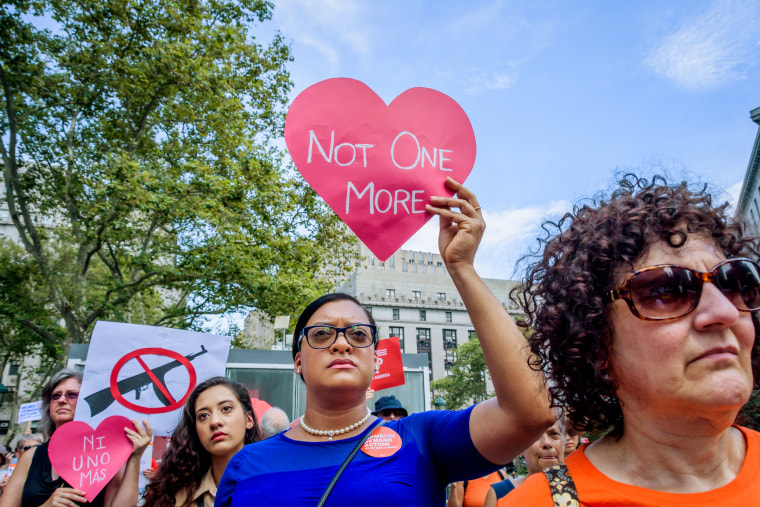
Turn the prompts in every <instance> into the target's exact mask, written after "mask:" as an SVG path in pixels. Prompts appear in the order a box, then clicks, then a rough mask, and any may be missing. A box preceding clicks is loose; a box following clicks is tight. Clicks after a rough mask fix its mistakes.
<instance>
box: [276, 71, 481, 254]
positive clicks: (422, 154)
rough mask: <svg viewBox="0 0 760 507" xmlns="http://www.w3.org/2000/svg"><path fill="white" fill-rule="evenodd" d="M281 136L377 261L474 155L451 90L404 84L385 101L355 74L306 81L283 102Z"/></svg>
mask: <svg viewBox="0 0 760 507" xmlns="http://www.w3.org/2000/svg"><path fill="white" fill-rule="evenodd" d="M285 142H286V143H287V145H288V150H289V152H290V155H291V157H292V158H293V162H295V164H296V167H297V168H298V170H299V171H300V173H301V174H302V175H303V177H304V179H306V181H307V182H308V183H309V185H311V187H312V188H313V189H314V190H315V191H316V192H317V193H318V194H319V195H320V196H322V198H323V199H324V200H325V201H326V202H327V204H328V205H329V206H330V207H331V208H332V209H333V211H335V213H337V215H338V216H339V217H340V218H341V219H342V220H343V221H344V222H345V223H346V225H348V226H349V227H350V228H351V230H353V231H354V233H356V235H357V236H358V237H359V239H361V240H362V241H363V242H364V243H365V244H366V245H367V247H368V248H369V249H370V250H371V251H372V252H373V253H374V254H375V255H376V256H377V258H378V259H380V260H381V261H385V260H386V259H388V257H390V256H391V255H393V252H395V251H396V250H398V249H399V248H400V247H401V246H402V245H403V244H404V242H406V240H408V239H409V238H410V237H411V236H412V235H413V234H414V233H415V232H417V231H418V230H419V229H420V228H421V227H422V226H423V225H425V222H427V221H428V220H429V219H430V218H431V217H432V215H430V214H428V213H427V212H426V211H425V205H426V204H427V203H428V202H429V201H430V197H431V196H433V195H440V196H443V195H447V196H450V195H452V192H451V191H450V190H449V189H448V188H447V187H446V186H445V184H444V181H445V179H446V177H447V176H451V177H452V178H454V179H455V180H457V181H459V182H464V180H465V179H466V178H467V176H468V175H469V174H470V171H472V166H473V164H474V163H475V133H474V132H473V130H472V125H471V124H470V120H469V119H468V118H467V115H466V114H465V112H464V111H463V110H462V108H461V107H460V106H459V104H457V103H456V102H455V101H454V100H453V99H452V98H451V97H448V96H447V95H444V94H443V93H441V92H438V91H436V90H431V89H429V88H411V89H409V90H407V91H405V92H404V93H402V94H401V95H399V96H398V97H396V98H395V99H394V100H393V102H391V104H390V105H388V106H386V105H385V102H383V100H382V99H381V98H380V97H378V96H377V94H375V92H373V91H372V90H371V89H370V88H369V87H368V86H367V85H365V84H364V83H362V82H361V81H357V80H355V79H347V78H335V79H327V80H325V81H321V82H319V83H317V84H315V85H313V86H310V87H309V88H307V89H306V90H304V91H303V92H301V93H300V94H299V95H298V97H296V99H295V100H294V101H293V104H291V106H290V109H289V110H288V115H287V118H286V121H285Z"/></svg>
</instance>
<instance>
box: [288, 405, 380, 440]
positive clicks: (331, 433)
mask: <svg viewBox="0 0 760 507" xmlns="http://www.w3.org/2000/svg"><path fill="white" fill-rule="evenodd" d="M370 415H372V413H371V412H370V411H369V409H367V415H365V416H364V417H362V418H361V419H359V420H358V421H356V422H355V423H354V424H352V425H351V426H346V427H345V428H341V429H339V430H315V429H314V428H310V427H309V425H308V424H306V421H305V420H304V419H305V418H306V416H305V415H304V416H302V417H301V427H302V428H303V429H304V430H305V431H306V433H311V434H312V435H317V436H320V437H325V436H329V437H330V440H332V437H333V436H335V435H342V434H343V433H348V432H349V431H351V430H355V429H356V428H359V427H361V426H362V425H363V424H364V423H365V422H367V419H369V416H370Z"/></svg>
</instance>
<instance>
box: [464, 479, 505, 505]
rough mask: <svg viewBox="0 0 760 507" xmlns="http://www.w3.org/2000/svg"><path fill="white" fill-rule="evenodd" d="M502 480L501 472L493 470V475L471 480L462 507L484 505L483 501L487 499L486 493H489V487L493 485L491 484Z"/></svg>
mask: <svg viewBox="0 0 760 507" xmlns="http://www.w3.org/2000/svg"><path fill="white" fill-rule="evenodd" d="M501 480H502V479H501V476H500V475H499V473H498V472H493V473H492V474H491V475H486V476H485V477H481V478H479V479H473V480H471V481H469V482H468V483H467V489H466V490H465V492H464V501H463V502H462V507H483V502H485V501H486V494H488V488H490V487H491V484H496V483H497V482H499V481H501Z"/></svg>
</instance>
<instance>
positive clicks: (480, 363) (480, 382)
mask: <svg viewBox="0 0 760 507" xmlns="http://www.w3.org/2000/svg"><path fill="white" fill-rule="evenodd" d="M487 374H488V370H487V368H486V360H485V358H484V357H483V349H482V348H481V347H480V342H479V341H478V340H477V339H475V338H473V339H470V340H468V341H466V342H465V343H463V344H462V345H460V346H459V347H457V355H456V364H455V365H454V367H453V368H452V370H451V375H449V376H448V377H444V378H442V379H438V380H435V381H433V383H432V384H431V387H432V389H433V391H434V392H435V393H437V394H436V395H440V396H442V397H443V399H445V400H446V403H447V406H448V408H449V409H451V410H458V409H460V408H463V407H465V406H467V405H470V404H472V403H477V402H479V401H483V400H486V399H488V398H489V394H488V390H487V384H486V375H487Z"/></svg>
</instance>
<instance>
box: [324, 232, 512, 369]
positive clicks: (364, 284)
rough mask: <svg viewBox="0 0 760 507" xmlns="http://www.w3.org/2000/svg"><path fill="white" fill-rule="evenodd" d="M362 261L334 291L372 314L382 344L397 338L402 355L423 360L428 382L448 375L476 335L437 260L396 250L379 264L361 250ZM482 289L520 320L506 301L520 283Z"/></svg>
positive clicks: (492, 282) (491, 283) (488, 281)
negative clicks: (352, 298) (458, 354)
mask: <svg viewBox="0 0 760 507" xmlns="http://www.w3.org/2000/svg"><path fill="white" fill-rule="evenodd" d="M360 255H361V258H362V259H364V260H363V261H362V263H361V265H360V267H358V268H357V269H356V270H355V271H354V272H353V273H352V274H351V275H350V276H349V278H348V280H347V281H346V282H345V283H343V284H342V285H341V286H340V287H339V288H338V291H339V292H345V293H348V294H351V295H353V296H355V297H356V298H357V299H358V300H359V301H360V302H361V303H362V304H363V305H364V306H365V307H367V308H368V309H369V310H370V311H371V312H372V316H373V318H374V319H375V321H376V322H377V325H378V328H379V332H380V336H381V338H387V337H391V336H397V337H398V338H399V341H400V343H401V351H402V352H403V353H407V354H425V355H426V356H427V358H428V367H429V368H430V376H431V380H437V379H440V378H443V377H445V376H447V375H449V374H450V372H451V369H452V367H453V366H454V364H456V349H457V347H458V346H459V345H460V344H462V343H464V342H465V341H467V340H469V339H470V338H473V337H474V336H475V329H474V327H473V326H472V322H471V321H470V317H469V315H468V314H467V309H466V308H465V306H464V303H463V302H462V300H461V298H460V297H459V293H458V292H457V290H456V287H455V286H454V283H453V282H452V281H451V278H450V277H449V275H448V273H447V272H446V268H445V266H444V264H443V259H442V258H441V256H440V255H439V254H434V253H429V252H417V251H410V250H398V251H397V252H396V253H395V254H394V255H393V256H392V257H391V258H389V259H388V260H387V261H385V262H380V261H378V260H377V258H375V256H374V255H373V254H372V253H371V252H370V251H369V250H368V249H367V248H366V246H364V245H363V244H360ZM485 283H486V285H487V286H488V287H489V289H491V292H493V293H494V295H496V297H497V299H498V300H499V301H500V302H501V303H502V305H503V306H504V307H505V308H506V309H507V311H508V312H509V313H510V314H511V315H512V317H513V318H514V317H519V316H521V315H522V313H521V311H520V310H519V308H518V306H517V305H516V304H514V303H513V302H512V301H511V300H510V297H509V292H510V291H511V290H512V289H513V288H515V287H517V286H518V285H519V282H515V281H511V280H495V279H486V280H485Z"/></svg>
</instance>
